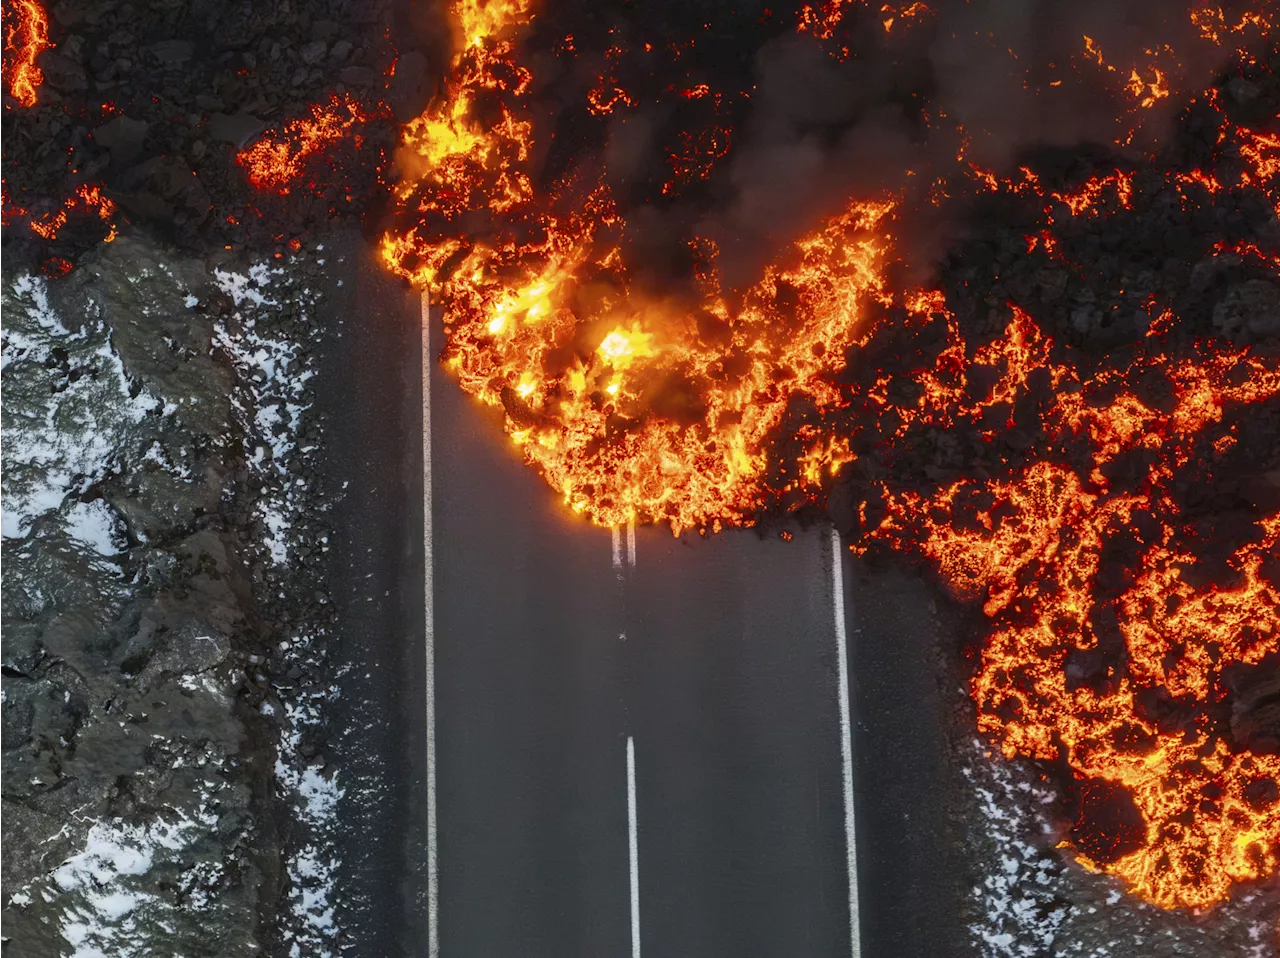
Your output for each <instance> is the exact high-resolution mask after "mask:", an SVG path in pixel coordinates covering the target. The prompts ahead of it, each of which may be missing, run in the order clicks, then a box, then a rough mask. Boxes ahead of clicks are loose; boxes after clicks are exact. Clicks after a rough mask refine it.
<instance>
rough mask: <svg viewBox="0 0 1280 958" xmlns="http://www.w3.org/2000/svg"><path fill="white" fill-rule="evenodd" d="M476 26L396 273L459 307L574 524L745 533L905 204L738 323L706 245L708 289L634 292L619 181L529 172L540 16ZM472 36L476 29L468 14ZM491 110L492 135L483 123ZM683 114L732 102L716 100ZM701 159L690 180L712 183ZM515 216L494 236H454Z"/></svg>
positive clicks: (740, 315)
mask: <svg viewBox="0 0 1280 958" xmlns="http://www.w3.org/2000/svg"><path fill="white" fill-rule="evenodd" d="M503 9H505V10H506V11H507V13H508V14H509V17H508V19H505V20H503V19H500V18H497V17H496V16H493V17H490V18H488V19H486V20H485V21H484V22H483V24H482V25H481V26H475V27H464V29H463V30H462V33H463V36H464V37H465V38H466V40H465V45H464V46H463V48H462V49H461V50H460V52H459V53H458V55H457V57H456V59H455V62H454V71H453V75H452V76H451V77H450V79H449V83H448V87H447V96H445V97H442V98H441V101H440V102H439V103H438V104H436V105H434V106H433V107H432V108H431V109H429V110H428V111H427V112H426V113H424V114H423V115H422V116H420V117H418V118H417V119H415V120H413V121H412V122H410V123H409V124H407V126H406V127H405V130H404V138H403V149H402V153H401V157H400V165H401V167H402V168H403V169H406V170H408V171H409V172H410V174H411V176H410V178H407V179H405V180H404V181H403V182H402V183H401V184H400V185H399V186H397V187H396V189H395V195H396V199H397V200H398V201H399V203H400V204H401V209H402V210H403V213H404V219H405V220H406V221H407V224H408V225H407V226H406V227H405V228H404V229H401V230H393V231H391V232H389V233H388V234H387V235H386V236H385V237H384V239H383V245H382V253H383V257H384V259H385V261H386V262H387V263H388V265H389V266H390V267H391V268H392V269H394V270H395V271H396V272H398V273H400V274H401V275H403V276H405V277H407V278H409V279H410V280H412V281H413V282H415V283H416V284H418V285H420V286H423V287H426V288H428V289H430V290H431V293H432V301H433V302H434V303H439V304H440V305H441V306H442V307H443V309H444V316H445V323H446V327H445V328H446V332H447V337H448V343H447V345H446V347H445V350H444V357H445V361H446V363H447V365H448V366H449V368H450V369H451V370H452V371H453V372H454V373H455V374H456V375H457V376H458V378H459V380H460V382H461V384H462V386H463V388H464V389H466V390H467V391H468V392H470V393H472V394H473V395H475V396H477V397H479V398H480V399H481V400H482V401H484V402H486V403H489V404H491V405H494V406H501V407H502V408H503V410H504V412H505V417H506V425H507V431H508V432H509V433H510V434H511V436H512V438H513V439H514V441H515V442H516V443H518V444H519V445H520V446H521V447H522V450H523V452H524V456H525V458H526V460H527V461H528V462H530V463H532V464H534V465H536V466H537V467H538V468H539V469H540V470H541V471H542V473H543V474H544V475H545V476H546V478H547V481H548V482H550V483H551V485H552V486H553V487H554V488H555V489H557V490H558V491H559V492H560V493H561V494H562V495H563V496H564V499H565V501H566V502H567V503H568V504H569V505H570V506H571V507H572V508H573V509H574V510H575V511H578V512H581V513H585V514H586V515H588V516H589V517H590V518H592V519H593V520H594V521H596V522H599V523H602V524H606V525H614V524H617V523H620V522H625V521H628V520H631V519H634V518H637V517H638V518H641V519H644V520H648V521H664V522H669V523H670V524H671V527H672V529H673V531H674V532H677V533H678V532H679V531H681V530H682V529H686V528H689V527H693V526H708V525H710V526H713V527H717V528H718V527H719V525H720V524H721V523H722V522H741V521H743V520H744V519H745V518H746V517H748V516H749V515H750V514H751V513H752V512H753V511H754V509H755V508H756V506H757V504H758V502H759V501H760V499H761V497H762V496H763V495H764V494H765V490H764V489H763V487H762V485H761V483H762V480H763V475H764V468H765V454H764V444H765V439H766V437H767V436H768V434H769V433H770V432H771V431H772V430H773V429H774V428H775V427H776V426H777V424H778V423H779V422H780V420H781V417H782V414H783V412H784V410H785V408H786V406H787V403H788V401H789V400H790V399H791V398H792V397H793V396H796V395H800V394H805V395H807V396H809V397H810V398H811V400H812V401H813V402H814V403H816V404H818V405H819V406H821V405H822V404H823V403H826V402H830V401H831V400H832V398H833V397H834V392H833V391H832V390H831V387H830V386H829V385H828V384H827V383H826V379H827V378H829V376H830V375H831V374H832V373H833V372H834V371H835V370H836V369H837V368H838V367H839V365H840V364H841V363H842V361H843V353H844V349H845V348H846V347H847V346H848V345H849V344H850V342H851V341H852V339H853V336H854V333H855V330H856V329H857V327H858V323H859V319H860V316H861V313H862V307H863V304H864V300H866V299H867V298H870V297H877V296H882V295H883V288H884V280H883V278H882V276H881V267H882V260H883V256H884V253H885V247H886V243H885V241H884V240H883V239H882V237H881V236H880V235H879V232H878V231H880V230H882V227H883V223H884V222H886V221H887V218H888V216H889V214H890V211H891V208H892V206H891V203H889V202H888V201H884V202H876V203H854V204H851V205H850V206H849V208H848V209H847V211H846V212H844V213H843V214H841V215H839V216H836V217H834V218H833V219H832V220H830V221H829V222H828V223H827V224H826V225H825V226H824V227H823V228H822V229H820V230H818V231H816V232H815V233H814V234H812V235H811V236H810V237H808V238H806V239H805V240H803V241H801V242H800V243H798V244H797V245H796V246H795V248H794V249H793V250H792V251H791V253H790V254H789V255H788V256H785V257H783V258H782V259H780V260H779V261H778V262H777V263H776V264H775V265H774V266H772V267H770V268H769V269H767V270H766V271H765V273H764V276H763V277H762V278H761V279H760V281H759V282H758V283H756V284H755V285H754V286H753V287H752V288H750V289H749V290H747V291H745V294H744V295H742V296H741V297H740V299H739V301H738V302H736V303H735V304H734V305H733V306H730V304H729V303H728V301H727V300H726V298H725V296H724V295H723V293H722V291H721V289H720V288H719V285H718V282H717V281H716V279H715V252H714V250H713V249H711V247H710V246H709V244H702V251H701V253H700V254H699V256H700V259H701V262H702V270H701V272H702V276H703V278H702V280H701V281H700V282H699V283H698V284H697V288H696V289H692V290H688V291H682V292H681V293H680V294H679V295H672V296H670V297H668V298H665V299H660V298H655V297H653V296H652V295H651V294H641V293H639V292H635V291H633V288H632V287H633V281H632V278H631V275H630V272H629V270H628V267H627V264H626V256H625V252H624V249H623V248H622V246H621V242H620V241H621V234H622V229H623V227H624V225H625V224H624V222H623V219H622V217H621V216H620V215H619V214H618V213H617V210H616V205H615V203H614V201H613V199H612V197H611V195H610V193H609V191H608V189H607V188H606V187H604V186H603V185H601V184H595V185H592V184H585V185H582V186H577V187H575V186H570V187H568V188H566V190H565V192H564V194H563V195H540V194H537V193H536V192H535V190H534V187H533V185H532V181H531V178H530V177H529V175H528V173H527V172H526V171H525V169H524V164H525V162H526V160H527V159H528V156H529V150H530V146H531V143H532V123H531V121H529V120H528V119H527V118H525V117H524V116H523V96H524V94H525V92H526V91H527V89H528V85H529V82H530V76H529V74H528V71H527V70H525V69H523V68H522V67H520V66H519V65H518V64H516V63H515V61H514V50H513V46H512V44H511V41H510V40H509V39H506V38H505V37H504V35H503V34H504V31H505V30H506V29H507V27H508V26H511V25H515V24H517V23H519V22H521V21H522V20H523V19H525V18H526V17H527V11H525V10H524V8H522V7H516V6H512V7H509V8H503ZM458 15H459V20H460V22H462V23H464V24H465V23H467V20H466V17H467V16H469V13H468V11H467V10H466V9H463V8H459V11H458ZM482 96H485V97H487V101H486V102H487V103H488V107H487V110H488V121H487V122H486V123H483V124H482V123H481V122H480V121H479V120H478V119H477V118H476V117H475V116H474V109H473V108H474V106H475V104H476V102H477V101H478V99H480V98H481V97H482ZM683 99H685V100H686V101H690V102H694V101H701V102H707V103H710V104H712V105H713V107H714V106H715V105H716V104H718V102H719V99H718V97H717V96H716V95H715V94H713V93H711V91H710V90H709V89H708V88H707V87H706V86H705V85H704V86H701V87H695V88H690V89H689V90H687V91H684V96H683ZM690 149H691V152H694V153H697V156H696V157H693V158H691V160H690V162H691V163H693V161H694V160H696V165H693V166H692V167H686V166H683V165H675V169H676V173H677V180H675V181H673V183H677V185H678V182H679V181H681V180H682V179H683V178H685V177H697V176H700V175H702V172H701V171H702V170H703V168H704V167H703V164H706V163H710V162H714V160H715V158H716V155H714V154H717V153H722V152H723V150H719V151H717V150H713V151H712V154H713V155H712V156H710V157H708V156H706V155H704V154H703V153H702V152H701V151H700V150H699V149H697V148H695V147H693V146H691V147H690ZM481 211H486V212H487V213H488V214H495V213H496V214H501V215H502V216H503V217H504V218H503V219H501V220H499V221H497V222H495V224H494V227H493V228H491V230H490V231H489V232H487V233H481V234H480V235H478V236H477V235H474V234H472V233H471V232H469V231H461V230H458V229H456V228H454V227H452V226H451V223H452V222H453V221H455V220H457V219H458V218H459V217H461V216H462V215H463V214H464V213H472V214H477V213H480V212H481Z"/></svg>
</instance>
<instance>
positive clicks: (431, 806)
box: [422, 291, 440, 958]
mask: <svg viewBox="0 0 1280 958" xmlns="http://www.w3.org/2000/svg"><path fill="white" fill-rule="evenodd" d="M430 309H431V297H430V296H429V295H428V294H427V293H426V292H425V291H424V292H423V294H422V544H423V554H422V564H423V572H424V580H425V588H424V589H423V595H424V601H425V607H424V611H425V613H426V617H425V620H424V621H425V635H426V659H427V956H428V958H439V955H440V914H439V912H440V874H439V867H438V864H437V860H436V647H435V645H436V643H435V592H434V589H435V570H434V568H433V565H432V554H431V539H432V523H431V367H432V365H433V360H432V356H431V322H430V318H429V314H430Z"/></svg>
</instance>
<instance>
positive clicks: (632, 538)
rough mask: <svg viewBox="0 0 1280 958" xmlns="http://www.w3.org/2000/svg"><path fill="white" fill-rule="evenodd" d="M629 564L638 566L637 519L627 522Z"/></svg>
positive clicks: (632, 566) (633, 566)
mask: <svg viewBox="0 0 1280 958" xmlns="http://www.w3.org/2000/svg"><path fill="white" fill-rule="evenodd" d="M627 565H629V566H631V568H633V569H634V568H635V567H636V520H634V519H631V520H629V521H628V522H627Z"/></svg>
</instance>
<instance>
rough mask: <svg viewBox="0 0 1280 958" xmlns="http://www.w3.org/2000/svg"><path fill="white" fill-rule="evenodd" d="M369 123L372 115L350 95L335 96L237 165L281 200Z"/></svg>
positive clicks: (264, 140)
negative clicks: (314, 164) (316, 161)
mask: <svg viewBox="0 0 1280 958" xmlns="http://www.w3.org/2000/svg"><path fill="white" fill-rule="evenodd" d="M368 119H369V112H368V111H367V110H365V108H364V107H363V106H361V104H360V103H359V102H358V101H356V100H355V99H353V98H352V97H351V95H350V94H345V95H343V96H341V97H339V96H338V95H337V94H332V95H330V97H329V102H328V103H323V104H315V105H313V106H312V107H311V115H310V116H309V117H304V118H299V119H293V120H289V121H288V122H287V123H285V124H284V126H283V128H282V129H281V130H279V131H278V132H273V133H270V134H268V135H267V136H264V137H263V138H262V139H261V140H259V141H258V142H257V143H255V144H254V145H253V146H251V147H249V148H248V149H245V150H241V151H240V152H239V153H238V154H236V162H237V163H239V164H240V165H241V166H243V167H244V168H245V169H246V170H248V172H249V182H250V183H252V184H253V185H254V186H255V187H257V188H258V189H261V190H270V191H272V192H274V193H278V194H280V195H281V196H283V195H285V194H287V193H288V192H289V191H290V190H291V189H292V188H293V185H294V181H295V180H297V179H298V178H299V177H301V176H302V174H303V172H304V171H305V169H306V167H307V164H308V162H309V161H311V160H313V159H315V158H317V157H320V156H322V155H323V154H324V152H325V151H326V150H327V149H329V148H330V147H331V146H333V145H334V144H335V143H338V142H340V141H342V140H345V139H347V138H348V137H355V138H356V146H357V148H358V147H359V142H358V134H357V133H355V132H354V131H355V130H356V129H357V128H358V127H359V126H360V125H361V124H363V123H365V122H367V121H368Z"/></svg>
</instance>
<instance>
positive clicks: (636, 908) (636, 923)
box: [627, 735, 640, 958]
mask: <svg viewBox="0 0 1280 958" xmlns="http://www.w3.org/2000/svg"><path fill="white" fill-rule="evenodd" d="M627 842H628V846H629V851H630V855H631V958H640V848H639V843H638V842H637V840H636V740H635V739H633V738H632V737H631V736H630V735H628V736H627Z"/></svg>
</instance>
